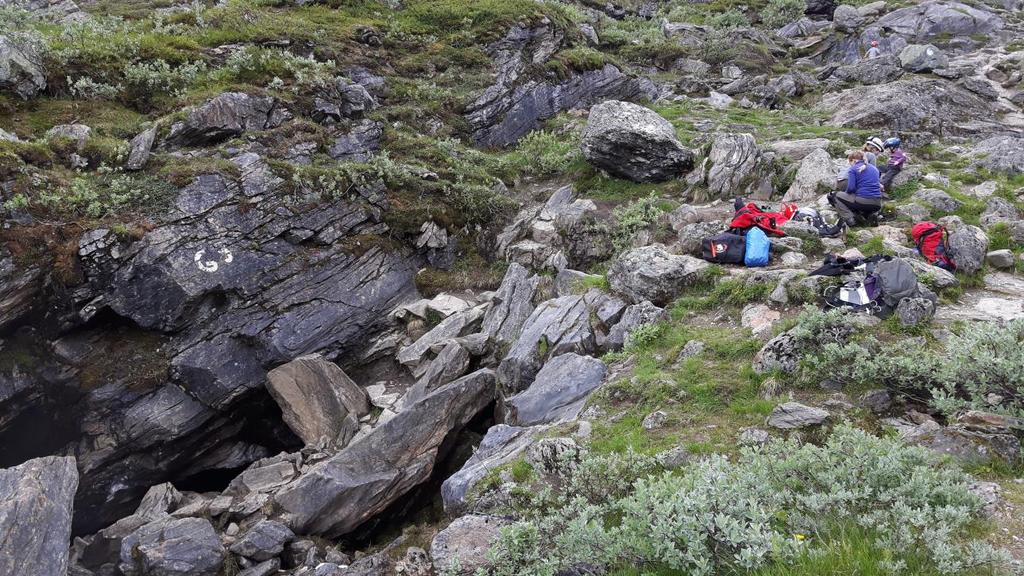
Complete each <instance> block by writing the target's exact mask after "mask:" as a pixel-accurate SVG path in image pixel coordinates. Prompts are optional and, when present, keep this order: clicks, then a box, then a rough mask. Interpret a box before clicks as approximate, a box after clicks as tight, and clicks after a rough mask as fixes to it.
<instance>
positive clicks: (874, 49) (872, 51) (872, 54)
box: [864, 40, 882, 60]
mask: <svg viewBox="0 0 1024 576" xmlns="http://www.w3.org/2000/svg"><path fill="white" fill-rule="evenodd" d="M881 55H882V51H881V50H879V49H878V40H872V41H871V48H868V53H867V54H865V55H864V58H865V59H867V60H871V59H872V58H878V57H880V56H881Z"/></svg>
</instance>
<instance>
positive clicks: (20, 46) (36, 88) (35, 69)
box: [0, 34, 46, 100]
mask: <svg viewBox="0 0 1024 576" xmlns="http://www.w3.org/2000/svg"><path fill="white" fill-rule="evenodd" d="M44 49H45V46H43V45H42V44H41V42H39V41H37V40H35V38H34V37H33V36H30V35H21V34H12V35H8V34H0V92H12V93H14V94H16V95H18V96H19V97H21V98H23V99H25V100H27V99H29V98H31V97H33V96H35V95H36V94H38V93H39V92H41V91H42V90H44V89H45V88H46V69H45V68H44V67H43V51H44Z"/></svg>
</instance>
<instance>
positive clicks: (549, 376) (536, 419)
mask: <svg viewBox="0 0 1024 576" xmlns="http://www.w3.org/2000/svg"><path fill="white" fill-rule="evenodd" d="M606 371H607V367H606V366H605V363H604V362H602V361H600V360H598V359H597V358H593V357H591V356H580V355H579V354H574V353H571V352H570V353H568V354H562V355H561V356H555V357H554V358H552V359H550V360H548V362H547V363H546V364H545V365H544V367H543V368H541V369H540V371H539V372H537V376H536V378H535V379H534V381H533V383H532V384H530V387H529V388H527V389H526V390H525V391H523V392H520V393H519V394H516V395H515V396H512V397H511V398H508V399H507V400H506V401H505V406H506V409H507V410H508V416H507V417H506V422H507V423H508V424H511V425H514V426H535V425H537V424H547V423H552V422H563V421H567V420H572V419H573V418H576V417H577V416H579V413H580V411H582V410H583V405H584V404H585V403H586V401H587V397H589V396H590V393H591V392H593V391H594V390H596V389H597V387H598V386H600V385H601V383H602V382H603V381H604V376H605V372H606Z"/></svg>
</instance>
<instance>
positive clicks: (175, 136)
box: [167, 92, 290, 146]
mask: <svg viewBox="0 0 1024 576" xmlns="http://www.w3.org/2000/svg"><path fill="white" fill-rule="evenodd" d="M289 117H290V114H289V112H288V110H286V109H285V108H284V107H283V106H282V105H281V104H280V103H279V102H278V101H277V100H275V99H274V98H272V97H270V96H251V95H249V94H246V93H244V92H225V93H223V94H221V95H220V96H217V97H216V98H213V99H211V100H209V101H208V102H206V103H205V104H203V105H202V106H199V107H197V108H194V109H192V110H191V111H190V112H189V114H188V117H187V118H186V119H185V120H183V121H181V122H175V123H174V124H173V125H172V126H171V133H170V135H168V137H167V143H168V144H171V145H179V146H201V145H204V144H212V143H215V142H219V141H221V140H226V139H228V138H231V137H233V136H239V135H240V134H242V133H244V132H248V131H251V130H266V129H268V128H274V127H276V126H279V125H280V124H281V123H282V122H284V121H285V120H287V119H288V118H289Z"/></svg>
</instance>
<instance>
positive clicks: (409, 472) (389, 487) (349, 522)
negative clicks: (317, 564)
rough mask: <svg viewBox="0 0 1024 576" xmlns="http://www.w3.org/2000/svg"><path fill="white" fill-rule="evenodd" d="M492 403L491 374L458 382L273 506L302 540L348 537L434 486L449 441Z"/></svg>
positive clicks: (319, 467)
mask: <svg viewBox="0 0 1024 576" xmlns="http://www.w3.org/2000/svg"><path fill="white" fill-rule="evenodd" d="M494 399H495V385H494V373H493V372H492V371H490V370H480V371H477V372H474V373H472V374H470V375H468V376H465V377H463V378H460V379H458V380H456V381H455V382H452V383H451V384H448V385H447V386H444V387H443V388H441V389H439V390H437V391H436V392H434V393H432V394H430V395H429V396H427V397H425V398H423V399H422V400H420V401H418V402H416V403H414V404H413V405H412V406H409V407H407V408H405V409H404V410H403V411H402V412H400V413H399V414H398V415H397V416H395V417H394V418H392V419H391V420H388V421H387V422H385V423H384V424H382V425H379V426H378V427H377V428H375V429H374V430H373V431H372V432H370V434H369V435H368V436H366V437H364V438H362V439H361V440H359V441H358V442H355V443H354V444H351V445H350V446H348V447H347V448H345V449H344V450H342V451H341V452H339V453H338V454H337V455H335V456H333V457H331V458H329V459H327V460H325V461H323V462H321V463H319V464H316V465H315V466H313V467H312V468H310V469H309V470H307V471H306V472H304V473H303V475H302V476H301V477H300V478H299V479H298V480H296V481H295V482H293V483H291V484H289V485H288V486H287V487H285V488H284V489H283V490H281V491H280V492H279V493H278V494H276V495H275V496H274V499H273V502H275V503H276V505H277V506H278V507H279V509H280V510H281V511H282V512H283V518H284V520H285V521H286V522H287V523H288V524H289V526H290V527H291V528H292V529H293V530H294V531H296V532H298V533H300V534H321V535H325V536H330V537H337V536H343V535H345V534H349V533H351V532H352V531H353V530H355V529H356V528H358V527H359V526H360V525H362V524H363V523H364V522H366V521H367V520H369V519H371V518H373V517H375V516H377V515H378V514H379V513H381V512H383V511H384V510H386V509H387V508H388V507H389V506H390V505H391V504H393V503H394V502H395V501H397V500H398V499H399V498H401V497H402V496H404V495H406V494H407V493H408V492H409V491H410V490H412V489H413V488H415V487H417V486H419V485H420V484H422V483H423V482H425V481H427V480H429V479H430V477H431V475H432V474H433V472H434V468H435V466H436V464H437V463H438V461H439V460H440V459H441V458H443V457H444V456H445V454H444V452H443V450H447V449H450V448H451V442H450V441H449V442H446V440H447V439H450V438H451V437H452V434H454V433H456V432H458V431H459V430H461V429H462V428H463V427H464V426H465V425H466V424H468V423H469V422H470V421H471V420H473V419H474V418H475V417H476V416H477V415H478V414H480V412H481V411H483V410H484V408H486V407H487V406H489V405H490V404H491V403H492V402H493V401H494Z"/></svg>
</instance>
